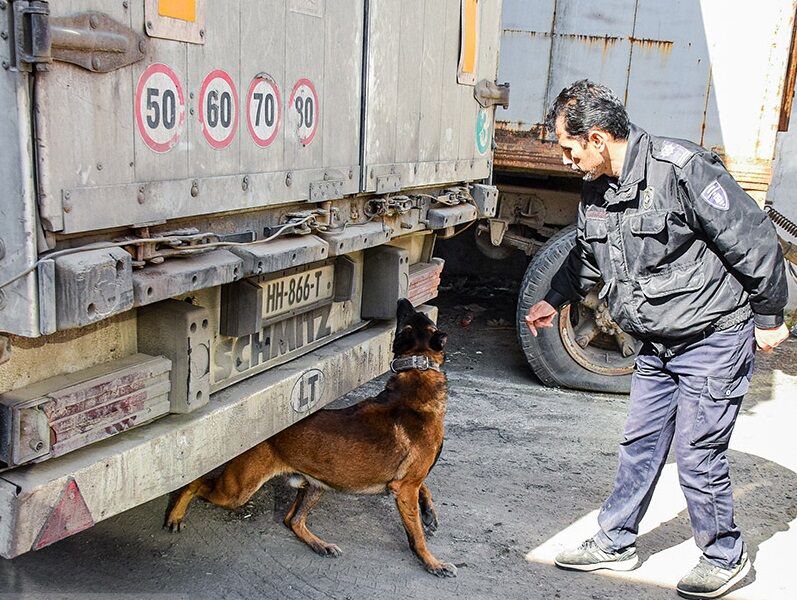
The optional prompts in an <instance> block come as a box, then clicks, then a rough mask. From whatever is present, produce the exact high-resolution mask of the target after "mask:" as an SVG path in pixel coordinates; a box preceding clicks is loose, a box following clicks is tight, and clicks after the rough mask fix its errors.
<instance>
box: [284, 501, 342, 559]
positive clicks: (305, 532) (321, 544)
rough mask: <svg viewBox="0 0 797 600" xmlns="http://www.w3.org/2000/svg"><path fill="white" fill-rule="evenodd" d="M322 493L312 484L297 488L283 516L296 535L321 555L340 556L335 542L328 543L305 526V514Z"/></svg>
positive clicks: (339, 550)
mask: <svg viewBox="0 0 797 600" xmlns="http://www.w3.org/2000/svg"><path fill="white" fill-rule="evenodd" d="M323 495H324V490H323V489H322V488H320V487H317V486H314V485H307V486H304V487H301V488H299V490H298V491H297V492H296V500H294V502H293V505H292V506H291V508H290V510H289V511H288V514H287V515H286V516H285V524H286V525H287V526H288V527H289V528H290V530H291V531H293V533H294V534H295V535H296V537H298V538H299V539H300V540H302V541H303V542H304V543H305V544H307V545H308V546H310V547H311V548H312V549H313V551H315V552H317V553H318V554H320V555H321V556H340V555H341V554H343V552H342V551H341V549H340V548H338V547H337V546H336V545H335V544H328V543H327V542H325V541H324V540H322V539H321V538H320V537H318V536H316V535H315V534H313V532H312V531H310V530H309V529H308V528H307V523H306V521H307V514H308V513H309V512H310V511H311V510H312V508H313V507H314V506H315V505H316V504H318V501H319V500H321V497H322V496H323Z"/></svg>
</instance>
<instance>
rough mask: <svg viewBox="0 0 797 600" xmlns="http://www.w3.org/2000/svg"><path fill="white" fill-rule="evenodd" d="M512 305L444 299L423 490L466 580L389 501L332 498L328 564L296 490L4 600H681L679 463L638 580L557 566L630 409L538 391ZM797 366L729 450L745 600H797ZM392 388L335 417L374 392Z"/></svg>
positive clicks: (19, 562) (683, 547)
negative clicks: (295, 510)
mask: <svg viewBox="0 0 797 600" xmlns="http://www.w3.org/2000/svg"><path fill="white" fill-rule="evenodd" d="M514 297H515V291H514V290H513V289H512V285H511V284H506V285H504V284H502V283H501V282H500V281H498V282H486V283H479V284H474V283H473V282H471V281H468V280H467V279H454V280H453V281H449V285H448V286H447V290H446V291H445V292H443V293H442V294H441V297H440V298H439V299H438V301H437V304H438V306H439V307H440V327H441V328H443V329H444V330H446V331H447V332H448V333H449V342H448V363H447V365H446V371H447V373H448V378H449V385H450V400H449V411H448V415H447V433H446V441H445V446H444V449H443V452H442V455H441V457H440V460H439V462H438V464H437V466H436V467H435V469H434V470H433V471H432V473H431V475H430V476H429V478H428V480H427V483H428V484H429V487H430V489H431V491H432V494H433V495H434V498H435V503H436V505H437V509H438V512H439V516H440V528H439V530H438V532H437V534H436V535H435V536H434V537H432V538H430V541H429V545H430V548H431V550H432V552H433V553H434V554H435V555H436V556H437V557H438V558H440V559H441V560H444V561H448V562H453V563H455V564H456V565H457V566H458V569H459V572H458V576H457V577H456V578H455V579H438V578H436V577H434V576H432V575H429V574H427V573H426V572H425V571H424V570H423V568H422V566H421V565H420V563H419V562H418V561H417V560H416V559H415V557H414V556H413V555H412V553H411V552H410V550H409V548H408V546H407V541H406V537H405V535H404V532H403V529H402V526H401V524H400V521H399V518H398V514H397V511H396V509H395V506H394V503H393V500H392V498H390V497H388V496H382V495H380V496H348V495H343V494H327V495H326V496H325V497H324V498H323V499H322V500H321V502H320V504H319V505H318V506H317V507H316V508H315V509H314V511H313V512H312V513H311V516H310V518H309V521H308V524H309V526H310V528H311V529H312V531H313V532H314V533H316V534H317V535H319V536H320V537H322V538H324V539H325V540H326V541H328V542H332V543H336V544H338V545H339V546H340V547H341V549H342V550H343V555H342V556H341V557H339V558H325V557H320V556H317V555H316V554H314V553H313V552H312V551H310V550H309V549H308V548H307V547H306V546H305V545H304V544H302V543H301V542H299V540H298V539H296V538H295V537H294V536H293V534H292V533H291V532H290V531H288V530H287V529H286V528H285V527H284V526H283V524H282V517H283V516H284V514H285V512H286V511H287V509H288V506H289V504H290V503H291V501H292V499H293V490H292V489H291V488H289V487H288V486H287V485H286V482H285V481H284V480H283V479H276V480H273V481H271V482H269V483H267V484H266V485H265V486H264V487H263V488H262V489H261V490H260V491H259V492H258V493H257V494H256V495H255V496H254V497H253V498H252V501H251V502H250V503H249V504H247V505H246V506H244V507H242V508H240V509H237V510H234V511H229V510H225V509H221V508H218V507H215V506H212V505H209V504H206V503H203V502H199V501H197V502H195V503H194V504H193V505H192V507H191V509H190V511H189V514H188V517H187V520H186V523H187V527H186V529H184V530H183V532H181V533H179V534H171V533H168V532H167V531H165V530H163V529H162V528H161V524H162V521H163V515H164V510H165V508H166V504H167V500H168V498H167V497H165V496H164V497H162V498H158V499H156V500H153V501H151V502H149V503H147V504H144V505H142V506H139V507H137V508H134V509H132V510H130V511H128V512H126V513H123V514H121V515H118V516H116V517H113V518H111V519H108V520H105V521H103V522H101V523H99V524H97V525H96V526H94V527H93V528H91V529H89V530H87V531H85V532H83V533H80V534H78V535H75V536H73V537H71V538H68V539H66V540H63V541H61V542H59V543H57V544H55V545H53V546H50V547H47V548H45V549H43V550H41V551H38V552H35V553H29V554H26V555H23V556H21V557H18V558H16V559H14V560H0V598H31V599H32V598H48V599H49V598H63V599H71V598H106V597H108V598H160V599H166V598H169V599H171V598H175V599H176V598H186V599H187V598H191V599H197V598H247V599H248V598H265V599H270V598H275V599H277V598H280V599H281V598H290V599H298V598H318V599H321V598H333V599H341V600H343V599H370V598H386V597H387V598H414V599H430V600H432V599H434V600H448V599H451V600H454V599H456V600H463V599H471V598H473V599H482V598H484V599H501V600H514V599H537V598H540V599H555V598H567V599H573V600H578V599H590V600H597V599H626V598H628V599H638V598H645V599H648V598H649V599H659V598H662V599H671V598H674V597H675V592H674V586H675V583H676V582H677V581H678V579H679V578H680V576H681V575H683V573H684V572H685V571H686V570H688V568H690V567H691V566H692V564H694V562H695V561H696V559H697V556H698V552H697V549H696V548H695V546H694V543H693V541H692V540H691V532H690V529H689V523H688V517H687V515H686V511H685V505H684V504H683V496H682V495H680V491H679V490H678V487H677V483H676V482H675V480H674V478H673V474H674V471H673V467H674V465H672V464H671V465H668V467H667V470H666V471H665V475H664V476H663V477H662V481H661V482H660V485H659V488H660V490H659V491H660V492H661V493H658V492H657V496H656V498H655V499H654V506H653V507H652V508H651V513H653V514H652V515H651V518H650V519H647V520H646V521H647V523H643V535H642V536H641V538H640V540H639V549H640V554H641V556H642V558H643V559H645V562H644V563H643V565H642V567H640V568H639V569H638V570H637V571H634V572H632V573H629V574H626V575H624V576H623V577H610V576H606V575H601V574H594V573H593V574H583V573H572V572H566V571H561V570H559V569H557V568H555V567H553V566H552V565H551V564H550V558H551V556H552V555H553V554H554V553H555V552H556V550H557V549H558V548H559V547H561V546H563V545H568V544H571V543H578V542H580V541H581V539H582V538H583V537H585V536H588V535H590V534H591V533H593V532H594V529H595V522H594V515H595V511H596V510H597V509H598V508H599V506H600V504H601V501H602V499H603V498H604V497H605V496H606V495H607V494H608V493H609V490H610V487H611V483H612V479H613V476H614V472H615V468H616V459H617V444H618V442H619V440H620V437H621V431H622V426H623V421H624V417H625V411H626V403H627V398H625V397H622V396H610V395H599V394H589V393H581V392H572V391H564V390H556V389H549V388H545V387H542V386H541V385H539V383H537V382H536V380H535V379H534V377H533V375H531V373H530V372H529V370H528V368H527V366H526V363H525V360H524V357H523V355H522V353H521V352H520V350H519V348H518V345H517V341H516V336H515V332H514V329H513V326H512V320H513V314H514ZM463 325H467V326H463ZM795 357H797V340H794V339H792V340H789V342H788V343H787V345H786V348H784V349H783V350H782V351H779V353H778V354H776V355H775V356H773V357H762V360H759V366H758V371H757V374H756V380H755V381H754V386H753V391H752V392H751V394H750V396H749V398H748V399H747V400H746V401H745V404H744V408H743V415H742V417H740V424H739V427H737V434H735V437H736V436H737V435H739V436H740V438H739V439H740V440H741V441H740V443H741V447H739V448H736V447H734V446H733V445H732V448H734V449H732V450H731V452H730V462H731V468H732V475H733V479H734V482H735V485H736V489H737V520H738V522H739V523H740V525H741V527H742V529H743V531H744V532H745V535H746V536H747V540H748V545H749V547H750V552H751V555H752V556H753V558H754V559H755V565H756V568H755V569H754V570H753V572H752V573H751V574H750V575H749V576H748V577H747V578H746V580H745V581H744V582H742V587H741V588H740V589H738V590H737V591H736V592H734V593H733V595H732V596H731V598H735V599H737V600H742V599H743V600H753V599H756V598H765V599H766V600H779V599H780V598H784V599H785V598H794V597H797V583H796V581H795V577H796V576H797V575H795V573H794V569H793V568H790V567H789V565H790V562H789V561H790V560H792V561H793V558H794V556H797V538H795V533H794V532H795V530H797V527H795V525H797V472H795V471H797V465H795V464H794V461H795V457H797V453H796V452H795V442H794V439H795V437H794V433H793V431H794V424H795V419H794V417H795V409H794V408H791V406H797V393H795V390H797V378H795V375H797V373H796V372H795V365H797V360H795ZM385 380H386V377H382V378H380V379H378V380H375V381H372V382H370V383H368V384H366V385H364V386H362V387H361V388H360V389H358V390H356V391H355V392H353V393H352V394H350V395H349V396H347V397H346V398H344V399H342V400H341V401H339V402H338V403H337V405H339V406H340V405H344V404H347V403H350V402H355V401H357V400H359V399H362V398H365V397H368V396H371V395H374V394H376V393H378V392H379V391H380V390H381V389H382V387H383V385H384V382H385ZM789 399H790V400H791V404H789V403H788V401H789ZM784 411H785V412H784ZM789 433H791V436H790V437H789ZM231 435H234V432H231ZM762 448H763V449H762ZM671 462H672V459H671ZM789 557H791V558H789Z"/></svg>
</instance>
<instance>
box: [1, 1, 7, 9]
mask: <svg viewBox="0 0 797 600" xmlns="http://www.w3.org/2000/svg"><path fill="white" fill-rule="evenodd" d="M5 9H6V0H0V10H5Z"/></svg>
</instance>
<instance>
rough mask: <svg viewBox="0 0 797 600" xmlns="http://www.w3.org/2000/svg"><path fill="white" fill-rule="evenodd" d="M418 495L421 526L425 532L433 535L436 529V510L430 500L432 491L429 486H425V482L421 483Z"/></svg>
mask: <svg viewBox="0 0 797 600" xmlns="http://www.w3.org/2000/svg"><path fill="white" fill-rule="evenodd" d="M418 497H419V502H418V505H419V506H420V509H421V521H423V526H424V527H425V528H426V533H427V534H429V535H434V532H435V531H437V526H438V524H439V522H438V520H437V511H436V510H435V507H434V503H433V502H432V492H430V491H429V488H428V487H426V484H425V483H422V484H421V487H420V489H419V490H418Z"/></svg>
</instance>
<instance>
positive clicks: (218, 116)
mask: <svg viewBox="0 0 797 600" xmlns="http://www.w3.org/2000/svg"><path fill="white" fill-rule="evenodd" d="M199 122H200V123H202V133H203V134H204V136H205V139H206V140H207V141H208V144H210V145H211V146H212V147H213V148H215V149H216V150H221V149H222V148H226V147H227V146H229V145H230V142H232V140H233V138H235V132H236V131H237V130H238V91H237V90H236V89H235V84H234V83H233V82H232V79H231V78H230V76H229V75H228V74H227V73H226V72H225V71H222V70H220V69H216V70H215V71H211V72H210V73H208V75H207V77H205V80H204V81H203V82H202V88H201V89H200V90H199Z"/></svg>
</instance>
